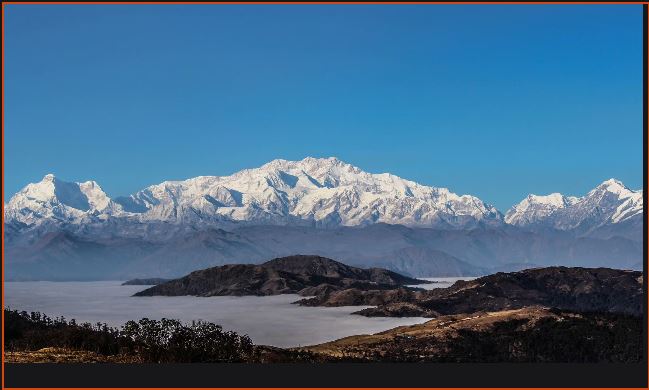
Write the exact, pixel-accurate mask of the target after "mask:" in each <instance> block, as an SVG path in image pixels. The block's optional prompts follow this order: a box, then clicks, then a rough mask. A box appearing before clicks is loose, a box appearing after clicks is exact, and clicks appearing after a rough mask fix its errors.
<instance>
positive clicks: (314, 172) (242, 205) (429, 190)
mask: <svg viewBox="0 0 649 390" xmlns="http://www.w3.org/2000/svg"><path fill="white" fill-rule="evenodd" d="M602 210H603V211H602ZM642 211H643V199H642V191H641V190H640V191H632V190H630V189H628V188H626V187H625V186H624V185H623V184H622V183H621V182H619V181H617V180H615V179H609V180H607V181H605V182H603V183H602V184H600V185H599V186H597V187H596V188H594V189H593V190H591V191H590V192H589V193H588V194H586V195H585V196H583V197H573V196H570V197H568V196H564V195H562V194H559V193H553V194H550V195H545V196H539V195H529V196H528V197H527V198H526V199H524V200H523V201H521V202H520V203H518V204H517V205H514V206H513V207H512V208H511V209H510V210H508V211H507V212H506V213H505V214H503V213H501V212H500V211H498V210H497V209H496V208H495V207H494V206H492V205H489V204H487V203H485V202H483V201H482V200H480V199H479V198H477V197H475V196H472V195H457V194H455V193H453V192H451V191H449V190H448V189H447V188H444V187H432V186H425V185H421V184H418V183H416V182H413V181H410V180H406V179H402V178H400V177H397V176H395V175H392V174H389V173H380V174H372V173H367V172H364V171H362V170H361V169H360V168H358V167H355V166H353V165H351V164H347V163H345V162H343V161H341V160H339V159H337V158H335V157H330V158H319V159H318V158H311V157H307V158H305V159H303V160H300V161H289V160H281V159H277V160H273V161H270V162H268V163H266V164H264V165H262V166H261V167H259V168H252V169H244V170H241V171H238V172H235V173H234V174H232V175H229V176H198V177H195V178H190V179H187V180H177V181H164V182H162V183H160V184H155V185H151V186H149V187H147V188H145V189H143V190H141V191H138V192H136V193H135V194H132V195H129V196H125V197H116V198H114V199H111V198H110V197H109V196H108V195H107V194H106V193H105V192H104V191H103V190H102V189H101V187H100V186H99V184H98V183H96V182H94V181H86V182H77V183H70V182H65V181H62V180H60V179H58V178H56V177H55V176H54V175H52V174H48V175H46V176H45V177H44V178H43V180H42V181H41V182H39V183H31V184H28V185H27V186H26V187H24V188H23V189H22V190H20V191H19V192H18V193H16V194H15V195H14V196H13V197H12V198H11V199H10V201H9V202H8V203H7V204H5V210H4V217H5V225H6V226H8V227H9V228H10V229H9V230H10V233H13V232H14V231H16V232H23V231H29V230H33V231H39V230H42V231H50V230H55V229H59V228H62V227H63V228H66V229H68V230H70V231H73V232H75V231H92V230H93V229H113V231H112V232H111V233H112V234H117V235H128V234H132V232H133V231H134V230H138V229H139V230H140V231H142V230H147V229H148V228H142V227H141V226H142V225H155V224H159V223H162V224H175V225H179V226H189V227H192V228H199V229H200V228H206V227H218V228H225V229H232V228H234V227H237V226H241V225H246V224H253V225H254V224H257V225H289V226H290V225H298V226H315V227H324V228H327V227H339V226H366V225H371V224H376V223H388V224H394V225H404V226H408V227H426V228H436V229H472V228H475V227H478V226H480V225H488V226H500V225H502V224H511V225H514V226H518V227H521V228H526V229H527V228H532V229H534V228H536V227H538V226H539V225H543V226H550V227H552V228H554V229H559V230H573V229H574V230H576V231H578V232H579V233H580V234H588V233H590V232H593V231H595V230H596V229H598V228H600V227H602V226H604V225H607V224H618V223H622V222H626V221H628V220H630V219H633V218H634V217H635V218H638V215H640V216H641V215H642ZM598 213H599V214H598ZM148 230H153V229H148Z"/></svg>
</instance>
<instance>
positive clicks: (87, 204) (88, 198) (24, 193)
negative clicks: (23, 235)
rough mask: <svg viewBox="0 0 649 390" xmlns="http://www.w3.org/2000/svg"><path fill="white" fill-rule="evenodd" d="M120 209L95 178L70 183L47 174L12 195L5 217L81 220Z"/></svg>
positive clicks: (35, 221)
mask: <svg viewBox="0 0 649 390" xmlns="http://www.w3.org/2000/svg"><path fill="white" fill-rule="evenodd" d="M119 211H120V210H119V208H118V207H116V205H115V204H114V203H113V202H112V201H111V200H110V198H109V197H108V196H107V195H106V193H104V191H103V190H102V189H101V187H100V186H99V185H98V184H97V183H96V182H94V181H87V182H83V183H70V182H66V181H63V180H60V179H58V178H57V177H55V176H54V175H53V174H47V175H45V176H44V177H43V179H42V180H41V181H40V182H38V183H31V184H28V185H27V186H26V187H25V188H23V189H22V190H21V191H19V192H18V193H17V194H15V195H14V196H13V197H12V198H11V200H10V201H9V203H8V204H7V205H6V207H5V219H6V220H9V221H11V220H14V221H18V222H21V223H23V224H26V225H34V224H40V223H42V222H44V221H52V220H54V221H56V220H63V221H75V222H80V221H82V220H83V219H84V218H86V217H89V216H98V215H100V214H102V213H106V212H110V213H112V214H116V213H118V212H119Z"/></svg>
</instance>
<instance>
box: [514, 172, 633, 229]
mask: <svg viewBox="0 0 649 390" xmlns="http://www.w3.org/2000/svg"><path fill="white" fill-rule="evenodd" d="M642 212H643V199H642V190H638V191H634V190H631V189H629V188H627V187H626V186H625V185H624V184H623V183H622V182H621V181H619V180H616V179H609V180H606V181H604V182H603V183H601V184H600V185H598V186H597V187H595V188H594V189H592V190H591V191H589V192H588V193H587V194H586V195H585V196H583V197H567V196H564V195H561V194H558V193H554V194H550V195H547V196H537V195H529V196H528V197H527V198H525V199H523V200H522V201H521V202H520V203H518V204H517V205H515V206H514V207H512V208H511V209H510V210H509V211H507V214H505V221H506V222H507V223H509V224H512V225H516V226H544V227H552V228H555V229H560V230H570V229H579V230H581V231H583V232H589V231H592V230H594V229H597V228H599V227H601V226H603V225H606V224H617V223H620V222H623V221H626V220H629V219H630V218H632V217H638V216H642Z"/></svg>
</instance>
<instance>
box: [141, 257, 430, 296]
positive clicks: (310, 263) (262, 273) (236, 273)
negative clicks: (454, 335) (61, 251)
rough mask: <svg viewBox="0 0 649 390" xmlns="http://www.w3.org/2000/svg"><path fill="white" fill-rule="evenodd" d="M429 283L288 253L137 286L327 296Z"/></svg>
mask: <svg viewBox="0 0 649 390" xmlns="http://www.w3.org/2000/svg"><path fill="white" fill-rule="evenodd" d="M424 283H429V282H426V281H423V280H419V279H414V278H410V277H407V276H403V275H400V274H397V273H395V272H392V271H388V270H385V269H381V268H368V269H363V268H356V267H351V266H348V265H345V264H342V263H339V262H337V261H334V260H331V259H327V258H324V257H319V256H299V255H298V256H288V257H282V258H277V259H273V260H270V261H268V262H265V263H263V264H259V265H254V264H233V265H224V266H220V267H212V268H208V269H204V270H200V271H195V272H192V273H190V274H189V275H187V276H185V277H182V278H180V279H174V280H171V281H168V282H166V283H162V284H159V285H157V286H153V287H150V288H148V289H146V290H144V291H140V292H138V293H136V294H135V296H153V295H168V296H177V295H195V296H217V295H259V296H263V295H277V294H300V295H303V296H310V295H318V296H321V295H322V296H328V294H329V293H331V292H332V291H339V290H347V289H354V290H392V289H395V288H398V287H400V286H403V285H414V284H424Z"/></svg>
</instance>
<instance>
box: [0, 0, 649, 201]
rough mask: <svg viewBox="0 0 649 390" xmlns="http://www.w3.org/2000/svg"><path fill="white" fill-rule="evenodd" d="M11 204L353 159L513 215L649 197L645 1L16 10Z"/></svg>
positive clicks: (11, 31)
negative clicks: (31, 188)
mask: <svg viewBox="0 0 649 390" xmlns="http://www.w3.org/2000/svg"><path fill="white" fill-rule="evenodd" d="M5 12H6V14H5V23H6V24H5V43H6V49H5V82H6V84H5V97H6V105H5V114H6V116H5V164H6V165H5V198H6V199H8V198H9V197H10V196H11V195H12V194H13V193H15V192H16V191H18V190H19V189H20V188H22V187H23V186H24V185H25V184H27V183H28V182H35V181H39V180H40V179H41V178H42V177H43V176H44V175H45V174H46V173H54V174H55V175H57V176H58V177H60V178H61V179H63V180H69V181H83V180H90V179H93V180H96V181H98V182H99V184H100V185H101V186H102V188H103V189H104V190H105V191H106V192H107V193H108V194H109V195H111V196H118V195H125V194H129V193H132V192H135V191H137V190H139V189H142V188H144V187H145V186H147V185H150V184H155V183H158V182H161V181H163V180H166V179H185V178H189V177H193V176H198V175H226V174H230V173H233V172H235V171H238V170H240V169H243V168H250V167H256V166H259V165H261V164H263V163H265V162H267V161H269V160H272V159H275V158H284V159H301V158H303V157H306V156H314V157H327V156H336V157H339V158H340V159H342V160H344V161H347V162H349V163H352V164H354V165H356V166H358V167H360V168H362V169H364V170H366V171H369V172H373V173H380V172H391V173H394V174H396V175H399V176H401V177H404V178H408V179H411V180H415V181H417V182H420V183H422V184H427V185H435V186H444V187H448V188H450V189H451V190H452V191H454V192H457V193H462V194H464V193H469V194H473V195H476V196H478V197H480V198H482V199H483V200H484V201H486V202H489V203H492V204H494V205H496V207H498V208H499V209H501V210H506V209H507V208H509V207H510V206H511V205H512V204H514V203H515V202H518V201H519V200H521V199H522V198H523V197H524V196H526V195H527V194H528V193H536V194H546V193H550V192H563V193H566V194H573V195H580V194H583V193H585V192H586V191H588V190H589V189H591V188H592V187H594V186H595V185H597V184H598V183H599V182H601V181H603V180H605V179H608V178H611V177H615V178H618V179H620V180H622V181H623V182H624V183H625V184H627V186H629V187H632V188H640V187H641V186H642V8H641V6H640V5H574V6H568V5H552V6H545V5H479V6H476V5H401V6H394V5H393V6H390V5H340V6H335V5H328V6H327V5H263V6H259V5H238V6H233V5H170V4H166V5H8V6H5Z"/></svg>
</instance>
